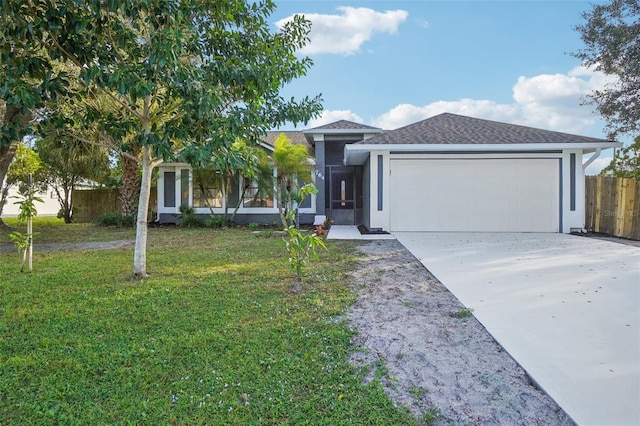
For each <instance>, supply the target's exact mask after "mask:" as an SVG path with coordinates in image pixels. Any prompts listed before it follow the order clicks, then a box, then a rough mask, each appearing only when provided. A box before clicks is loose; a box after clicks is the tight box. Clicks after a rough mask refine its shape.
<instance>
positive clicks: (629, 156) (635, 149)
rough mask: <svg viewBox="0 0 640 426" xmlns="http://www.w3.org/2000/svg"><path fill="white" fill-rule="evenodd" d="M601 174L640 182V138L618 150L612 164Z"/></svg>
mask: <svg viewBox="0 0 640 426" xmlns="http://www.w3.org/2000/svg"><path fill="white" fill-rule="evenodd" d="M601 174H603V175H611V176H615V177H623V178H631V179H635V180H637V181H640V136H637V137H636V138H635V140H634V142H633V143H632V144H631V145H628V146H625V147H622V148H620V149H619V150H617V151H616V153H615V155H614V156H613V159H612V160H611V163H609V165H608V166H607V167H605V168H604V169H602V172H601Z"/></svg>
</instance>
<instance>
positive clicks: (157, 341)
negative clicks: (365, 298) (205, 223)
mask: <svg viewBox="0 0 640 426" xmlns="http://www.w3.org/2000/svg"><path fill="white" fill-rule="evenodd" d="M47 222H48V224H47V225H46V226H44V225H43V222H42V219H39V222H36V225H35V231H37V232H41V234H40V235H39V236H37V237H36V245H35V255H34V272H33V273H25V274H21V273H19V267H20V257H19V255H18V253H17V252H13V251H12V252H10V253H7V252H2V253H0V424H3V425H8V424H16V425H17V424H225V425H226V424H238V425H246V424H292V425H293V424H295V425H299V424H313V425H318V424H326V425H340V424H413V423H415V422H416V420H415V419H414V418H413V417H412V416H411V415H410V414H409V413H408V411H407V410H405V409H398V408H395V407H394V405H393V404H392V403H391V401H390V400H389V399H388V397H387V396H386V394H385V393H384V391H383V389H382V386H381V385H380V383H379V382H378V381H374V382H372V383H370V384H367V385H365V384H363V382H362V377H363V375H364V374H365V372H363V371H358V370H356V369H355V368H354V367H353V366H351V365H350V364H349V361H348V355H349V353H350V351H351V349H352V347H351V337H352V331H351V330H350V329H349V328H348V327H347V326H346V324H345V323H344V322H343V320H342V317H341V315H342V314H343V313H344V312H345V311H346V309H347V307H348V306H349V305H350V304H351V303H352V302H353V300H354V295H353V294H352V292H351V291H350V290H349V289H348V287H347V286H346V285H345V283H344V281H345V279H344V271H348V270H350V269H353V265H354V262H355V252H354V249H353V247H352V246H351V245H350V244H348V243H339V242H331V245H330V251H329V252H328V253H322V258H321V260H320V261H319V262H315V263H313V264H312V265H311V266H310V267H309V268H308V269H306V270H305V276H306V280H305V281H304V283H303V284H302V286H300V285H297V284H296V282H295V273H294V272H291V271H290V270H289V269H288V263H287V260H286V257H285V249H284V243H283V242H282V240H281V238H280V236H275V235H274V236H269V235H268V234H267V236H266V237H263V238H257V237H256V236H254V235H253V234H252V233H251V232H250V231H248V230H246V229H229V230H217V231H214V230H211V229H180V228H151V229H150V234H149V249H148V271H149V273H150V275H151V277H150V278H149V279H145V280H141V281H138V280H134V279H132V278H131V269H132V259H133V249H132V248H124V249H115V250H84V251H48V252H42V251H38V242H46V243H55V242H79V241H109V240H122V239H132V238H133V231H132V230H122V229H104V228H96V227H93V226H92V225H77V224H74V225H64V224H61V223H55V222H51V221H47ZM7 234H8V231H6V230H0V244H8V243H9V239H8V237H7Z"/></svg>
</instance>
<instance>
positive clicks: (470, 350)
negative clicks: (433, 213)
mask: <svg viewBox="0 0 640 426" xmlns="http://www.w3.org/2000/svg"><path fill="white" fill-rule="evenodd" d="M359 250H360V251H361V252H362V254H363V258H362V262H361V263H360V266H359V268H358V269H357V270H356V271H354V272H353V273H352V274H351V283H350V285H351V286H352V287H353V288H354V289H355V290H356V291H357V295H358V297H357V301H356V303H355V304H354V305H353V307H352V308H351V310H350V311H349V313H348V314H347V319H348V321H349V324H350V325H351V326H352V327H354V328H355V329H356V330H357V331H358V334H357V335H356V337H355V343H356V346H357V347H358V348H359V350H358V351H357V352H356V353H354V354H353V355H352V362H353V363H355V364H356V365H358V366H360V367H368V368H369V369H370V373H369V377H368V380H371V379H372V378H373V377H374V376H375V375H376V374H378V375H382V376H383V378H382V382H383V384H384V385H385V388H386V390H387V392H388V394H389V395H390V396H391V398H392V399H393V401H394V402H395V403H397V404H402V405H405V406H407V407H409V409H410V410H411V411H412V412H413V413H414V414H415V415H416V416H418V418H420V419H424V418H425V417H424V416H425V414H427V413H430V414H431V415H432V416H431V417H435V421H434V422H433V423H430V424H436V425H449V424H452V423H458V424H477V425H495V424H502V425H516V424H526V425H549V424H553V425H572V424H573V422H572V421H571V419H570V418H569V417H568V416H567V415H566V414H565V413H564V411H563V410H562V409H561V408H560V407H559V406H558V405H557V404H556V403H555V402H554V401H553V400H552V399H551V398H550V397H548V396H547V395H546V394H545V393H544V392H542V391H541V390H539V389H537V388H536V387H535V386H533V385H532V383H531V382H530V380H529V378H528V376H527V375H526V373H525V372H524V370H523V369H522V368H521V367H520V366H519V365H518V364H517V363H516V362H515V361H514V360H513V359H512V358H511V357H510V356H509V355H508V354H507V353H506V352H505V351H504V350H503V349H502V348H501V347H500V346H499V345H498V344H497V343H496V342H495V341H494V340H493V338H492V337H491V335H490V334H489V333H488V332H487V331H486V330H485V329H484V327H483V326H482V325H481V324H480V323H479V322H478V321H477V320H476V319H475V318H473V317H472V316H471V317H469V316H466V315H465V313H468V311H467V312H465V311H464V310H463V309H464V306H463V305H462V304H461V303H460V302H459V301H458V299H456V298H455V296H453V294H451V293H450V292H449V291H448V290H447V289H446V288H445V287H444V286H443V285H442V284H441V283H440V282H439V281H438V280H437V279H435V278H434V277H433V276H432V275H431V274H430V273H429V271H427V270H426V269H425V268H424V267H423V265H422V264H421V263H420V262H419V261H418V260H417V259H416V258H415V257H414V256H413V255H411V253H409V252H408V251H407V250H406V249H405V248H404V247H403V246H402V245H401V244H400V243H398V242H397V241H395V240H379V241H371V242H367V243H363V244H362V245H361V246H360V247H359ZM434 414H435V416H433V415H434Z"/></svg>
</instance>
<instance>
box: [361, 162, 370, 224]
mask: <svg viewBox="0 0 640 426" xmlns="http://www.w3.org/2000/svg"><path fill="white" fill-rule="evenodd" d="M370 212H371V157H369V158H368V159H367V161H366V162H365V163H364V166H363V168H362V224H363V225H364V226H366V227H367V228H371V215H370Z"/></svg>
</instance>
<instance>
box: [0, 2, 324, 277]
mask: <svg viewBox="0 0 640 426" xmlns="http://www.w3.org/2000/svg"><path fill="white" fill-rule="evenodd" d="M0 7H1V8H2V10H3V14H2V17H0V49H1V52H2V56H1V59H2V73H1V74H0V98H2V99H4V100H6V103H7V105H16V106H19V107H20V110H21V111H22V112H25V111H28V110H29V109H31V108H33V107H36V106H39V105H41V104H42V103H43V102H44V100H46V99H51V98H53V97H55V96H57V94H58V93H60V92H64V91H68V90H69V88H71V87H73V86H71V85H69V84H67V82H68V80H70V79H79V80H80V81H82V83H83V85H82V90H80V91H78V92H77V93H76V94H75V95H76V96H79V97H91V96H106V97H108V98H110V99H111V101H112V102H114V104H115V105H116V106H117V112H113V113H108V114H103V113H100V112H96V110H93V109H86V110H84V111H79V113H78V115H77V116H75V117H68V116H65V115H64V114H56V113H55V112H56V111H54V112H53V113H52V114H51V115H50V116H49V119H50V120H55V121H56V123H57V125H58V126H59V127H65V126H67V125H70V124H71V125H72V124H73V123H74V122H75V121H76V120H78V121H81V122H83V123H92V124H93V123H98V125H99V127H100V131H101V132H102V133H103V134H104V135H105V136H108V138H110V139H111V140H112V141H115V142H116V143H119V142H121V141H123V140H124V139H125V138H126V137H132V142H133V143H135V144H137V145H138V146H140V147H141V152H140V157H139V159H138V160H139V161H140V162H141V165H142V179H141V191H140V198H139V202H138V217H137V236H136V247H135V254H134V274H135V275H139V276H145V275H146V274H147V272H146V235H147V211H148V203H149V191H150V185H151V172H152V170H153V168H154V167H155V166H157V165H158V164H160V163H161V162H162V161H165V160H173V159H181V158H189V159H192V160H194V161H197V160H201V159H208V158H211V154H212V152H213V151H214V150H215V149H216V148H217V147H219V146H220V145H224V146H229V145H230V144H231V143H233V141H234V140H236V138H241V139H244V140H247V141H255V140H257V139H258V137H259V136H260V135H261V134H263V133H264V132H265V131H267V130H268V129H270V128H273V127H278V126H280V125H282V124H284V123H285V122H294V123H297V122H305V121H307V120H308V119H309V118H311V117H313V116H314V115H315V114H317V113H318V112H319V111H320V109H321V105H320V99H319V97H317V96H316V97H314V98H308V97H305V98H304V99H302V100H299V101H297V100H295V99H284V98H283V97H282V96H281V95H280V90H281V88H282V87H283V86H284V85H285V84H287V83H289V82H291V81H292V80H293V79H296V78H299V77H301V76H303V75H305V74H306V72H307V70H308V69H309V67H310V66H311V65H312V62H311V60H310V59H308V58H298V57H297V56H296V52H297V51H298V50H299V49H300V48H302V47H303V46H304V45H305V44H306V43H307V42H308V36H307V35H308V32H309V30H310V23H309V22H308V21H306V20H305V19H304V18H303V17H300V16H298V17H296V18H295V19H294V20H292V21H290V22H289V23H288V24H287V25H285V26H284V27H283V28H282V29H280V30H279V31H276V32H272V31H271V29H270V27H269V24H268V21H267V19H268V17H269V16H270V14H271V13H272V12H273V10H274V9H275V3H274V2H273V1H271V0H264V1H261V2H252V1H248V0H224V1H221V0H203V1H198V2H188V1H180V2H176V1H170V0H145V1H131V0H122V1H109V2H104V1H101V0H89V1H86V2H84V3H83V7H78V5H77V2H75V1H72V0H59V1H56V2H55V3H51V2H41V1H37V0H27V1H22V0H0ZM53 61H69V62H71V63H73V64H74V65H75V66H76V67H77V68H78V70H79V72H78V73H77V75H71V74H69V73H64V72H60V73H55V71H53V70H54V68H53V66H52V62H53ZM9 127H11V126H9ZM9 130H10V129H9ZM9 130H8V131H7V132H6V133H7V135H8V136H7V138H8V139H7V140H10V139H11V137H15V135H13V136H12V135H11V132H9ZM4 133H5V131H4V130H3V134H4ZM3 137H4V136H3ZM123 147H124V148H123V151H126V148H127V146H126V144H125V145H123Z"/></svg>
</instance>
